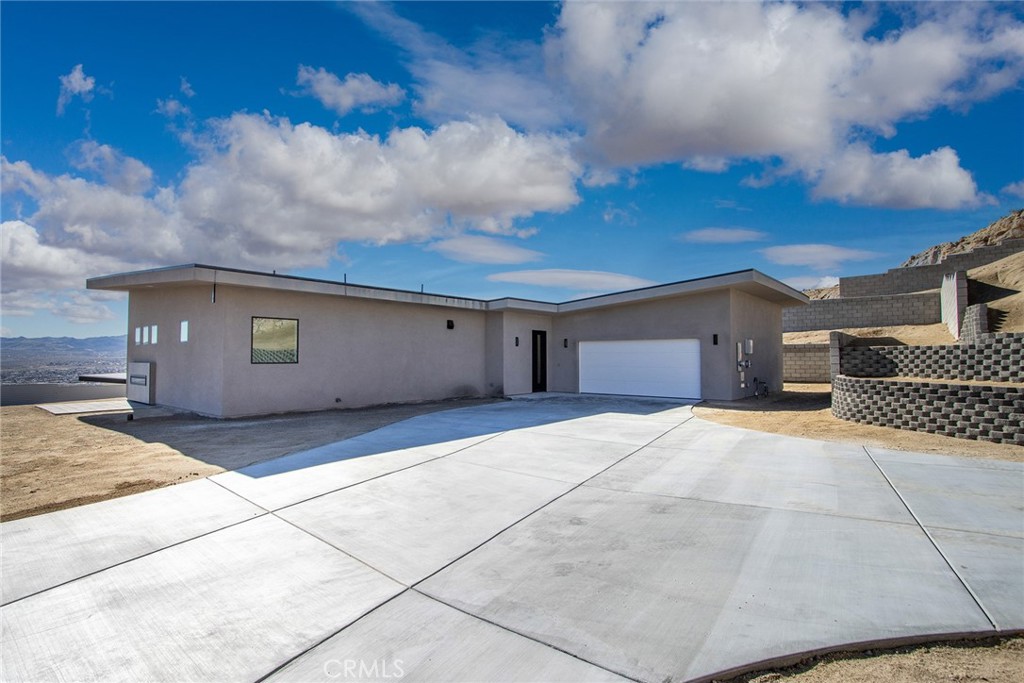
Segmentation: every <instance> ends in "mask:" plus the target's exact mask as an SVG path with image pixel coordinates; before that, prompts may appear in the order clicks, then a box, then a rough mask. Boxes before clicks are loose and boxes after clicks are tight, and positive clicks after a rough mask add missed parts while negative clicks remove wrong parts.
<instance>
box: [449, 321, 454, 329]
mask: <svg viewBox="0 0 1024 683" xmlns="http://www.w3.org/2000/svg"><path fill="white" fill-rule="evenodd" d="M448 329H449V330H454V329H455V321H454V320H449V321H448Z"/></svg>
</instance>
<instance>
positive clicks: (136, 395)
mask: <svg viewBox="0 0 1024 683" xmlns="http://www.w3.org/2000/svg"><path fill="white" fill-rule="evenodd" d="M153 365H154V364H153V363H129V364H128V383H127V391H126V395H127V398H128V400H129V401H134V402H136V403H145V404H147V405H153V404H154V403H155V402H156V391H155V388H154V386H153V376H154V370H155V368H154V367H153Z"/></svg>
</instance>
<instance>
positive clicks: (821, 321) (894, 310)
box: [782, 278, 942, 332]
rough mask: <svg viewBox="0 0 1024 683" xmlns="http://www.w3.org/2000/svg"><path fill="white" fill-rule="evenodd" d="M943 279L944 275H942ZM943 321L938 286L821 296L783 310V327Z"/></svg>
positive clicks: (827, 327) (785, 329)
mask: <svg viewBox="0 0 1024 683" xmlns="http://www.w3.org/2000/svg"><path fill="white" fill-rule="evenodd" d="M940 280H941V278H940ZM941 321H942V302H941V295H940V293H939V290H938V289H935V290H933V291H930V292H918V293H916V294H885V295H882V296H864V297H860V298H857V299H852V300H851V299H821V300H816V301H811V302H810V303H809V304H807V305H806V306H793V307H791V308H785V309H783V310H782V331H783V332H803V331H804V330H834V329H838V328H844V327H883V326H890V325H930V324H932V323H937V322H941Z"/></svg>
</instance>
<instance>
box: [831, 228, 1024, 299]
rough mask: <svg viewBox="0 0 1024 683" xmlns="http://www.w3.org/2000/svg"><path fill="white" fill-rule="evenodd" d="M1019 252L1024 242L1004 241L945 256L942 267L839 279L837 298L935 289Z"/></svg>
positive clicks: (901, 270)
mask: <svg viewBox="0 0 1024 683" xmlns="http://www.w3.org/2000/svg"><path fill="white" fill-rule="evenodd" d="M1022 250H1024V240H1007V241H1005V242H1003V243H1002V244H999V245H996V246H990V247H978V248H977V249H974V250H973V251H968V252H964V253H962V254H953V255H951V256H947V257H946V259H945V260H944V261H942V263H938V264H935V265H931V266H912V267H909V268H892V269H890V270H888V271H887V272H885V273H880V274H877V275H858V276H856V277H841V278H839V296H841V297H863V296H872V295H876V294H902V293H906V292H920V291H923V290H926V289H937V288H939V287H941V286H942V278H943V276H945V275H946V274H947V273H951V272H953V271H957V270H969V269H971V268H977V267H978V266H983V265H985V264H986V263H992V262H993V261H998V260H999V259H1001V258H1005V257H1007V256H1009V255H1011V254H1015V253H1017V252H1018V251H1022Z"/></svg>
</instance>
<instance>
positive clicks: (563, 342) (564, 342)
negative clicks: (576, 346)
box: [562, 339, 569, 349]
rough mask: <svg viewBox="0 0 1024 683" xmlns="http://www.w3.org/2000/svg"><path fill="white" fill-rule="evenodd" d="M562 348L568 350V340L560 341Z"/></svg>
mask: <svg viewBox="0 0 1024 683" xmlns="http://www.w3.org/2000/svg"><path fill="white" fill-rule="evenodd" d="M562 348H563V349H567V348H569V340H568V339H563V340H562Z"/></svg>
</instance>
